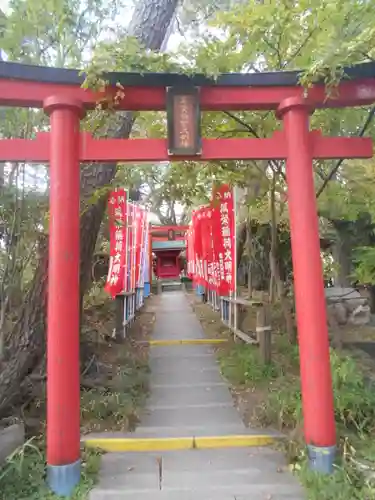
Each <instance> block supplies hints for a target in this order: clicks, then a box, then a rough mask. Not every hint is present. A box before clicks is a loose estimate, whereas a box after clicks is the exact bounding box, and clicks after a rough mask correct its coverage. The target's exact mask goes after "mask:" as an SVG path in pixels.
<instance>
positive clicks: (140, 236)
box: [134, 206, 147, 287]
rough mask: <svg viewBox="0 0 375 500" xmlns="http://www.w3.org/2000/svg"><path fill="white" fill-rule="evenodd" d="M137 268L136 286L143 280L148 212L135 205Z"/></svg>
mask: <svg viewBox="0 0 375 500" xmlns="http://www.w3.org/2000/svg"><path fill="white" fill-rule="evenodd" d="M134 208H135V235H136V237H135V241H136V245H135V268H136V286H137V287H138V286H140V283H141V282H142V271H143V270H142V258H143V249H144V242H145V241H144V239H145V235H146V223H147V214H146V212H145V211H144V210H143V209H142V208H140V207H138V206H135V207H134Z"/></svg>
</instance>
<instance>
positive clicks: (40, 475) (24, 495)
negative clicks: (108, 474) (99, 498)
mask: <svg viewBox="0 0 375 500" xmlns="http://www.w3.org/2000/svg"><path fill="white" fill-rule="evenodd" d="M99 465H100V453H99V452H97V451H95V450H85V451H84V452H83V455H82V476H81V482H80V484H79V485H78V486H77V488H76V489H75V491H74V493H73V495H72V496H71V497H70V498H71V500H86V499H87V498H88V494H89V492H90V490H91V489H92V488H93V486H94V485H95V482H96V478H97V474H98V471H99ZM58 498H61V497H58V496H56V495H54V494H52V493H51V492H50V491H49V489H48V487H47V484H46V479H45V452H44V447H43V445H42V444H41V443H36V442H35V444H34V442H33V441H28V442H27V443H26V444H25V445H24V446H23V447H21V448H19V449H18V450H17V451H16V452H15V453H13V454H12V455H11V456H10V457H9V458H8V460H7V462H6V464H5V465H4V466H3V467H2V468H0V500H57V499H58Z"/></svg>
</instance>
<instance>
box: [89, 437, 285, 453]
mask: <svg viewBox="0 0 375 500" xmlns="http://www.w3.org/2000/svg"><path fill="white" fill-rule="evenodd" d="M276 439H277V438H275V437H273V436H267V435H233V436H204V437H184V438H90V439H87V440H85V442H84V443H85V446H86V447H88V448H96V449H100V450H103V451H106V452H121V451H122V452H126V451H129V452H130V451H171V450H188V449H194V448H195V449H201V450H202V449H208V448H242V447H250V446H267V445H270V444H272V443H274V442H275V441H276Z"/></svg>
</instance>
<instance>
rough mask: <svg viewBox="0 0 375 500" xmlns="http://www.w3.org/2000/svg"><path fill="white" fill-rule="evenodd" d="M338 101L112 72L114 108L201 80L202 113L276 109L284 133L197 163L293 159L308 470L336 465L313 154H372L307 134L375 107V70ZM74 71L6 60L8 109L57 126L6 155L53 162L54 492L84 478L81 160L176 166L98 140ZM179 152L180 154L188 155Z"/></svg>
mask: <svg viewBox="0 0 375 500" xmlns="http://www.w3.org/2000/svg"><path fill="white" fill-rule="evenodd" d="M346 75H347V76H348V77H349V78H351V80H349V81H348V80H346V81H343V82H342V83H341V84H340V86H339V88H338V91H337V93H336V94H335V97H334V98H333V97H332V98H331V97H327V95H326V92H325V88H324V86H323V85H315V86H314V87H312V88H311V89H309V91H308V92H305V90H304V89H302V88H301V87H300V86H299V85H298V77H299V74H298V73H297V72H285V73H282V72H281V73H265V74H237V75H236V74H228V75H222V76H221V77H219V78H218V80H216V81H215V82H213V81H211V80H209V79H206V78H205V77H203V76H202V75H197V76H196V77H193V78H188V77H186V76H183V75H167V74H146V75H138V74H125V73H124V74H121V73H117V74H110V75H108V78H109V81H110V82H111V83H112V84H113V87H109V88H108V89H107V94H108V95H109V96H113V95H114V94H115V93H116V87H115V84H116V82H120V83H121V85H123V86H124V87H125V91H124V97H123V99H122V100H121V101H120V102H119V105H118V108H117V109H118V110H138V111H142V110H165V109H166V105H167V92H166V89H167V88H168V87H181V88H186V87H190V88H192V87H199V88H200V95H199V103H200V106H201V108H202V109H203V110H211V111H212V110H217V111H224V110H232V111H233V110H274V111H275V112H277V114H278V116H279V117H280V119H282V121H283V130H282V132H277V133H275V134H274V135H273V136H272V137H271V138H266V139H250V138H249V139H203V140H202V150H201V154H199V155H198V156H189V155H188V156H186V158H187V159H190V160H195V161H197V160H202V161H207V160H228V159H269V160H271V159H286V160H287V163H286V175H287V183H288V204H289V213H290V226H291V240H292V250H293V269H294V281H295V296H296V310H297V322H298V332H299V347H300V359H301V384H302V399H303V414H304V431H305V439H306V443H307V445H308V447H309V452H310V458H311V464H312V466H313V467H314V468H315V469H317V470H321V471H330V470H331V468H332V461H333V456H334V449H335V444H336V436H335V422H334V410H333V395H332V383H331V372H330V361H329V343H328V332H327V321H326V309H325V298H324V290H323V279H322V266H321V260H320V247H319V234H318V220H317V211H316V200H315V190H314V180H313V170H312V160H313V158H321V159H323V158H330V159H332V158H369V157H371V156H372V143H371V140H370V139H365V138H342V137H336V138H333V137H332V138H327V137H322V136H321V135H320V134H319V133H318V132H316V131H313V132H310V130H309V114H310V113H311V112H312V111H313V110H314V109H315V108H328V107H331V108H340V107H345V106H364V105H369V104H372V103H373V102H375V65H374V64H372V63H371V64H368V65H360V66H358V67H354V68H350V69H348V70H346ZM81 83H82V77H80V74H79V72H78V71H75V70H63V69H53V68H41V67H35V66H27V65H21V64H16V63H4V62H1V63H0V105H1V106H18V107H34V108H44V110H45V112H46V113H48V114H49V115H50V124H51V131H50V132H49V133H41V134H38V135H37V137H36V139H35V140H23V139H2V140H1V141H0V161H27V162H49V163H50V167H51V189H50V212H51V219H50V220H51V224H50V240H49V281H48V284H49V299H48V321H47V324H48V336H47V354H48V366H47V395H48V401H47V464H48V480H49V484H50V487H51V489H52V490H53V491H54V492H55V493H58V494H62V495H68V494H70V493H71V491H72V489H73V488H74V486H75V485H76V484H77V482H78V481H79V478H80V380H79V303H80V301H79V190H80V185H79V164H80V162H92V161H122V162H140V161H151V160H152V161H165V160H169V161H173V159H176V157H174V156H171V155H170V154H169V153H168V145H167V141H166V140H164V139H134V140H133V139H125V140H122V139H93V138H92V137H91V136H90V135H89V134H87V133H81V132H80V131H79V127H80V120H81V118H82V117H83V116H84V113H85V111H86V110H88V109H93V108H94V107H95V104H96V102H97V101H98V100H99V99H101V98H103V94H98V93H93V92H91V91H88V90H84V89H83V88H81ZM182 158H183V157H182V156H178V157H177V159H178V160H181V159H182Z"/></svg>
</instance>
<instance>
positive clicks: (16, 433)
mask: <svg viewBox="0 0 375 500" xmlns="http://www.w3.org/2000/svg"><path fill="white" fill-rule="evenodd" d="M24 442H25V428H24V425H23V424H13V425H10V426H9V427H5V428H4V429H1V428H0V464H2V463H3V462H5V460H6V459H7V457H9V455H11V454H12V453H13V452H14V451H16V449H17V448H19V447H20V446H22V445H23V444H24Z"/></svg>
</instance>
